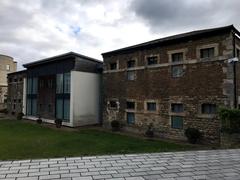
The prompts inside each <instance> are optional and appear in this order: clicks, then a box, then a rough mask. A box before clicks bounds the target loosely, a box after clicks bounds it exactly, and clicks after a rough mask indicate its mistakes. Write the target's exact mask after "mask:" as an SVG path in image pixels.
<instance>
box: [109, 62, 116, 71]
mask: <svg viewBox="0 0 240 180" xmlns="http://www.w3.org/2000/svg"><path fill="white" fill-rule="evenodd" d="M116 69H117V63H116V62H115V63H110V70H116Z"/></svg>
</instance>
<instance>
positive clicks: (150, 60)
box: [147, 55, 159, 66]
mask: <svg viewBox="0 0 240 180" xmlns="http://www.w3.org/2000/svg"><path fill="white" fill-rule="evenodd" d="M158 58H159V57H158V56H157V55H156V56H148V57H147V65H148V66H152V65H156V64H158Z"/></svg>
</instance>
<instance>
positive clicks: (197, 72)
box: [103, 27, 240, 143]
mask: <svg viewBox="0 0 240 180" xmlns="http://www.w3.org/2000/svg"><path fill="white" fill-rule="evenodd" d="M213 32H215V33H208V34H206V31H203V32H202V34H201V33H200V34H201V35H199V34H198V35H192V36H191V37H189V34H187V35H185V36H184V37H181V38H178V36H177V37H176V39H174V37H173V38H172V40H162V41H163V42H162V43H159V42H158V41H157V40H156V42H155V43H154V42H152V43H151V42H150V43H149V44H148V43H145V44H143V45H141V44H140V45H139V47H138V45H136V47H135V46H133V47H129V48H124V49H120V50H116V51H112V52H107V53H103V58H104V74H103V87H104V91H103V92H104V108H103V119H104V120H105V121H104V122H103V123H104V126H106V127H109V124H110V122H111V121H112V120H118V121H120V122H121V124H122V126H123V129H124V130H127V131H132V132H136V133H142V134H143V133H144V132H145V131H146V130H147V128H148V126H149V124H152V125H153V128H154V131H155V134H157V135H158V136H160V137H163V138H171V139H181V140H184V139H185V136H184V130H185V129H186V128H188V127H194V128H197V129H199V130H200V131H202V132H203V134H204V139H205V140H206V141H205V142H210V143H219V139H220V128H221V124H220V120H219V118H218V116H217V114H216V113H217V110H216V111H215V113H209V114H207V113H202V105H203V104H212V105H214V106H216V107H217V108H219V107H233V106H234V93H233V87H234V84H233V66H232V64H230V63H228V59H229V58H232V57H233V49H234V45H233V33H232V27H228V28H225V29H221V30H219V29H216V30H213ZM180 36H181V35H180ZM235 38H236V42H237V43H238V44H239V42H240V41H239V39H238V38H237V37H235ZM166 39H171V37H170V38H166ZM159 41H161V40H159ZM204 48H213V49H214V55H213V57H211V58H202V57H201V55H200V53H201V50H202V49H204ZM238 48H239V49H240V45H239V46H236V51H237V49H238ZM174 53H182V54H183V57H182V58H183V59H182V61H180V62H173V61H172V54H174ZM151 56H155V57H156V58H157V61H158V62H157V63H156V64H154V65H148V64H147V60H148V57H151ZM129 60H134V61H135V66H134V67H131V68H128V67H127V63H128V61H129ZM112 63H116V68H115V69H111V67H110V66H111V64H112ZM176 65H180V66H182V67H183V75H182V76H181V77H172V76H171V73H172V68H173V66H176ZM237 66H239V65H238V64H237ZM130 71H133V72H134V76H135V77H134V79H133V80H128V79H127V76H128V73H129V72H130ZM239 73H240V71H239V70H237V74H239ZM237 77H238V76H237ZM237 82H238V84H239V86H238V87H240V79H239V78H238V79H237ZM238 92H240V88H238ZM110 101H116V102H117V107H116V108H111V107H109V104H110ZM127 101H132V102H134V103H135V107H134V109H128V108H127V105H126V103H127ZM147 102H154V103H156V110H155V111H148V110H147V108H146V104H147ZM175 103H177V104H178V103H180V104H182V105H183V111H182V112H177V113H176V112H172V111H171V106H172V104H175ZM128 112H132V113H134V116H135V122H134V123H132V124H129V123H127V113H128ZM172 116H179V117H182V118H183V127H182V128H173V127H172V124H171V123H172V122H171V117H172Z"/></svg>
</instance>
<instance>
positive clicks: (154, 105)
mask: <svg viewBox="0 0 240 180" xmlns="http://www.w3.org/2000/svg"><path fill="white" fill-rule="evenodd" d="M146 105H147V111H157V103H156V102H147V103H146Z"/></svg>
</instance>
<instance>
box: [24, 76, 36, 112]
mask: <svg viewBox="0 0 240 180" xmlns="http://www.w3.org/2000/svg"><path fill="white" fill-rule="evenodd" d="M37 93H38V78H37V77H33V78H28V79H27V115H32V116H36V115H37Z"/></svg>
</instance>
